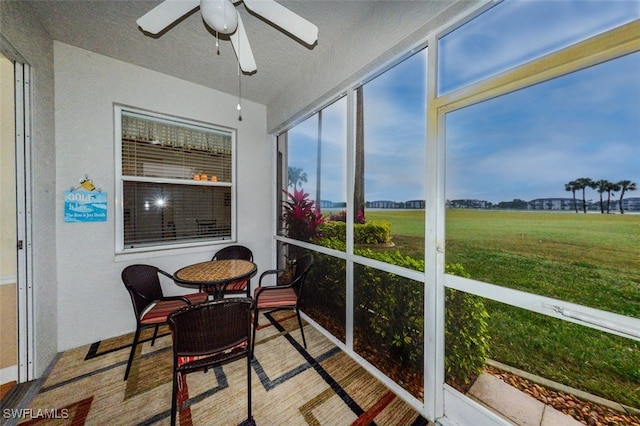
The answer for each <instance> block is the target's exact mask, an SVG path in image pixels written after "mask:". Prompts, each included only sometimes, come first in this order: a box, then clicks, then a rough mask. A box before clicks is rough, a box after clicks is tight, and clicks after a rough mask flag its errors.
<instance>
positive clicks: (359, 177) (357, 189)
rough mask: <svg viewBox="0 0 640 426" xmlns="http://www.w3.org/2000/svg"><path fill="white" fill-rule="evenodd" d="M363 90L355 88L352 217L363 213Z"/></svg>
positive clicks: (355, 218) (355, 217)
mask: <svg viewBox="0 0 640 426" xmlns="http://www.w3.org/2000/svg"><path fill="white" fill-rule="evenodd" d="M363 92H364V90H363V89H362V86H360V87H358V89H356V165H355V166H356V170H355V174H356V181H355V186H354V192H353V218H354V220H357V218H358V212H362V213H361V214H362V215H364V102H363V101H364V99H363V96H364V93H363Z"/></svg>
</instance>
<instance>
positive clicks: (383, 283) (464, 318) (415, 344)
mask: <svg viewBox="0 0 640 426" xmlns="http://www.w3.org/2000/svg"><path fill="white" fill-rule="evenodd" d="M316 243H317V244H320V245H322V246H324V247H328V248H332V249H335V250H338V251H345V250H346V247H345V243H344V242H343V241H342V240H341V239H339V238H332V239H327V238H323V239H321V240H318V241H316ZM355 254H357V255H361V256H364V257H367V258H370V259H376V260H379V261H382V262H385V263H389V264H393V265H397V266H401V267H404V268H407V269H411V270H419V271H424V261H423V260H422V259H420V260H416V259H414V258H412V257H409V256H405V255H403V254H401V253H399V252H398V251H396V250H394V251H387V252H374V251H372V250H368V249H356V250H355ZM320 259H321V260H320ZM320 259H318V260H319V262H317V264H316V265H315V266H314V268H312V271H311V276H312V277H313V278H312V279H311V280H310V281H309V283H313V284H312V285H310V286H307V290H306V291H305V293H306V295H305V299H306V300H307V301H308V303H310V304H312V305H314V306H315V307H316V309H323V307H324V309H326V310H327V311H333V312H344V311H345V310H346V305H345V303H346V302H345V289H344V282H345V275H344V274H345V262H344V261H343V260H341V259H337V258H333V257H331V256H327V255H320ZM446 273H448V274H452V275H458V276H462V277H468V276H469V275H468V273H467V272H466V271H465V270H464V268H463V267H462V265H460V264H448V265H446ZM355 274H356V275H357V276H356V278H355V281H356V285H357V294H356V300H355V305H356V312H355V313H354V319H355V321H356V324H357V327H358V329H357V330H356V331H357V332H363V333H362V334H363V335H362V336H361V339H364V340H365V341H366V342H367V344H369V345H371V346H373V347H377V348H381V349H382V350H384V351H387V352H388V353H389V355H390V356H392V357H393V358H394V359H397V360H398V361H400V362H401V363H402V364H403V366H405V368H415V369H421V368H422V365H421V364H422V359H423V343H422V342H423V339H424V336H423V332H424V324H423V321H424V302H423V301H424V289H423V287H422V285H421V283H420V282H416V281H413V280H410V279H406V278H403V277H400V276H398V275H395V274H390V273H387V272H383V271H380V270H376V269H373V268H369V267H365V266H361V265H355ZM307 292H308V293H307ZM445 307H446V310H445V376H446V380H447V383H455V384H465V385H466V384H469V383H471V382H472V381H473V380H475V378H476V377H477V375H478V374H479V373H480V372H481V371H482V367H483V366H484V364H485V360H486V358H487V356H488V352H489V330H488V318H489V315H488V313H487V311H486V309H485V307H484V304H483V303H482V299H480V298H479V297H477V296H474V295H471V294H469V293H465V292H460V291H456V290H452V289H447V290H446V292H445ZM340 317H341V318H336V320H338V321H343V316H342V315H340Z"/></svg>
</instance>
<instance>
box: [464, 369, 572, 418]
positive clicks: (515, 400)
mask: <svg viewBox="0 0 640 426" xmlns="http://www.w3.org/2000/svg"><path fill="white" fill-rule="evenodd" d="M467 395H468V396H470V397H471V398H473V399H475V400H476V401H477V402H479V403H480V404H482V405H484V406H486V407H488V408H490V409H491V410H492V411H494V412H496V413H498V414H500V415H501V416H503V417H504V418H505V419H507V420H509V421H510V422H512V423H513V424H515V425H518V426H584V425H583V424H582V423H580V422H579V421H577V420H576V419H574V418H573V417H571V416H569V415H567V414H564V413H563V412H562V411H559V410H556V409H555V408H553V407H552V406H550V405H546V404H544V403H542V402H540V401H538V400H537V399H535V398H534V397H532V396H530V395H527V394H526V393H524V392H521V391H519V390H518V389H516V388H514V387H513V386H510V385H509V384H507V383H505V382H503V381H502V380H500V379H499V378H497V377H495V376H492V375H491V374H487V373H482V374H481V375H480V377H478V379H477V380H476V382H475V383H474V384H473V386H472V387H471V389H470V390H469V393H468V394H467Z"/></svg>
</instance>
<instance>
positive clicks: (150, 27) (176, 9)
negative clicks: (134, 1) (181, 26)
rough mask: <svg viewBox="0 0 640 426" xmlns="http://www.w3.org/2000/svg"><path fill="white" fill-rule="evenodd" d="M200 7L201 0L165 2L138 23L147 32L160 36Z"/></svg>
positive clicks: (171, 0)
mask: <svg viewBox="0 0 640 426" xmlns="http://www.w3.org/2000/svg"><path fill="white" fill-rule="evenodd" d="M198 6H200V0H165V1H163V2H162V3H160V4H159V5H158V6H156V7H154V8H153V9H151V10H150V11H149V12H147V13H146V14H145V15H143V16H142V17H141V18H139V19H138V20H137V21H136V23H137V24H138V26H139V27H140V28H142V29H143V30H144V31H145V32H148V33H151V34H158V33H160V32H161V31H162V30H164V29H165V28H167V27H168V26H169V25H171V24H173V23H174V22H175V21H177V20H178V19H180V18H182V17H183V16H184V15H186V14H187V13H189V12H191V11H192V10H194V9H195V8H196V7H198Z"/></svg>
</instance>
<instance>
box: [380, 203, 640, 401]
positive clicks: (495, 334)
mask: <svg viewBox="0 0 640 426" xmlns="http://www.w3.org/2000/svg"><path fill="white" fill-rule="evenodd" d="M446 219H447V225H446V226H447V228H446V261H447V263H461V264H462V265H464V267H465V269H466V270H467V271H468V272H469V273H470V274H471V276H472V277H473V278H474V279H477V280H480V281H485V282H489V283H493V284H498V285H501V286H505V287H509V288H515V289H520V290H523V291H527V292H530V293H535V294H539V295H544V296H548V297H553V298H557V299H561V300H565V301H570V302H573V303H578V304H583V305H586V306H591V307H595V308H598V309H603V310H606V311H611V312H615V313H619V314H622V315H627V316H632V317H635V318H640V215H631V214H626V215H601V214H586V215H585V214H575V213H551V212H539V213H537V212H497V211H474V210H450V211H447V217H446ZM367 220H369V221H370V220H388V221H390V222H391V223H392V235H393V242H394V244H395V247H393V248H391V250H398V251H400V252H401V253H403V254H407V255H411V256H415V257H418V258H420V257H422V256H423V253H424V247H423V246H424V237H423V232H424V214H423V212H417V211H367ZM485 303H486V306H487V309H488V311H489V313H490V315H491V320H490V321H491V324H490V326H491V339H492V340H491V358H493V359H495V360H498V361H501V362H504V363H505V364H509V365H512V366H514V367H517V368H521V369H523V370H525V371H528V372H531V373H534V374H537V375H540V376H543V377H546V378H549V379H551V380H555V381H557V382H560V383H563V384H565V385H568V386H572V387H575V388H578V389H581V390H584V391H587V392H590V393H593V394H596V395H599V396H601V397H604V398H607V399H611V400H614V401H617V402H620V403H623V404H626V405H630V406H633V407H636V408H640V343H638V342H636V341H633V340H630V339H624V338H620V337H617V336H613V335H609V334H607V333H601V332H597V331H594V330H592V329H588V328H586V327H582V326H578V325H575V324H570V323H567V322H564V321H560V320H556V319H553V318H550V317H546V316H544V315H540V314H536V313H532V312H528V311H526V310H523V309H518V308H513V307H510V306H506V305H503V304H500V303H497V302H493V301H489V300H486V301H485Z"/></svg>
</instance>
